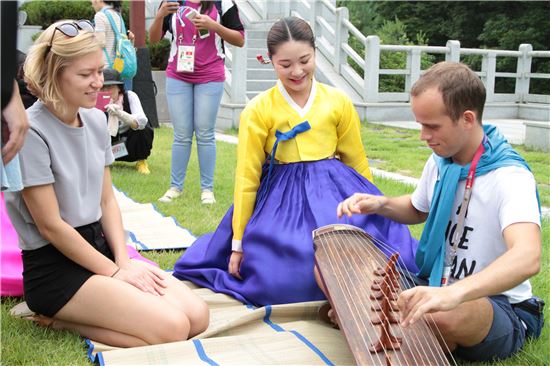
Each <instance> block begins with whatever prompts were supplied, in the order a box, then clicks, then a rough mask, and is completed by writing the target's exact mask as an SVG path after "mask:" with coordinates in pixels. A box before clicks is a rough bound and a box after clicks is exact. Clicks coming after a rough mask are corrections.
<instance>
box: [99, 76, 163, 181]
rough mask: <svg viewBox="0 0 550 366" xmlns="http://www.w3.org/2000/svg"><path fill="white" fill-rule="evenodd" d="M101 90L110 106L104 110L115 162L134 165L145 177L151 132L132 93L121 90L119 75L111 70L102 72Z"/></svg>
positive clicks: (152, 135) (121, 83) (151, 145)
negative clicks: (108, 96)
mask: <svg viewBox="0 0 550 366" xmlns="http://www.w3.org/2000/svg"><path fill="white" fill-rule="evenodd" d="M103 78H104V81H103V88H102V89H101V90H102V91H107V92H109V93H110V96H111V103H109V104H107V105H106V106H105V113H106V114H107V121H108V125H109V131H110V133H111V145H112V147H113V153H114V154H115V159H116V160H119V161H136V162H137V163H136V169H137V171H138V172H139V173H141V174H149V173H150V171H149V166H148V164H147V160H146V159H147V157H148V156H149V155H150V154H151V149H152V148H153V137H154V132H153V129H152V127H151V126H150V125H149V124H148V123H147V122H148V120H147V116H146V115H145V113H144V112H143V107H142V106H141V102H140V100H139V97H138V95H137V94H136V93H134V92H133V91H131V90H125V89H124V82H123V81H122V79H121V77H120V73H119V72H118V71H116V70H113V69H105V70H103Z"/></svg>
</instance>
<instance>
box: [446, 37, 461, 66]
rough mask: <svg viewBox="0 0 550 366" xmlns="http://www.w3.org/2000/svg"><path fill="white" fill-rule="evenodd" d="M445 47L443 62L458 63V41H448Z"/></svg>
mask: <svg viewBox="0 0 550 366" xmlns="http://www.w3.org/2000/svg"><path fill="white" fill-rule="evenodd" d="M446 47H447V48H448V49H449V51H447V53H446V54H445V61H452V62H460V41H454V40H448V41H447V44H446Z"/></svg>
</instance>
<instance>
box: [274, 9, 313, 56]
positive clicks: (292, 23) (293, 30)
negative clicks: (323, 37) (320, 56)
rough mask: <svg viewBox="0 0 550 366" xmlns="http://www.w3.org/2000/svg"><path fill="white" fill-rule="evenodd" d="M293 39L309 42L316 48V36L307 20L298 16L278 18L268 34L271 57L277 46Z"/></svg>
mask: <svg viewBox="0 0 550 366" xmlns="http://www.w3.org/2000/svg"><path fill="white" fill-rule="evenodd" d="M292 40H293V41H299V42H306V43H309V45H310V46H311V47H312V48H313V49H315V36H314V35H313V31H312V30H311V27H310V26H309V24H308V23H307V22H306V21H305V20H303V19H301V18H298V17H285V18H282V19H279V20H277V21H276V22H275V24H273V26H271V29H270V30H269V33H268V34H267V51H268V52H269V57H270V58H271V56H273V55H274V54H275V53H276V52H277V47H279V45H280V44H281V43H285V42H289V41H292Z"/></svg>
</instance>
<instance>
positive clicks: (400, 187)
mask: <svg viewBox="0 0 550 366" xmlns="http://www.w3.org/2000/svg"><path fill="white" fill-rule="evenodd" d="M362 135H363V142H364V144H365V149H366V151H367V154H368V156H369V159H370V160H371V165H372V166H373V167H377V168H380V169H383V170H387V171H392V172H397V173H400V174H403V175H408V176H411V177H417V178H418V177H420V173H421V172H422V168H423V166H424V162H425V160H426V159H427V157H428V156H429V155H430V150H429V149H427V148H426V147H425V144H424V143H423V142H421V141H419V139H418V131H412V130H405V129H396V128H390V127H383V126H379V125H371V124H367V125H366V126H365V127H363V129H362ZM171 140H172V130H171V129H170V128H160V129H156V130H155V141H154V149H153V154H152V155H151V157H150V158H149V159H148V161H149V166H150V169H151V174H150V175H149V176H142V175H140V174H138V173H137V172H136V171H135V169H134V164H133V163H118V162H117V163H115V164H114V166H113V167H112V175H113V181H114V183H115V185H116V186H117V187H118V188H119V189H120V190H122V191H124V192H126V193H127V194H128V195H129V196H130V197H132V198H133V199H134V200H136V201H139V202H143V203H145V202H153V203H155V205H156V206H157V209H158V210H159V211H160V212H162V213H163V214H164V215H167V216H174V217H175V218H176V219H177V220H178V222H179V223H180V224H181V225H182V226H184V227H185V228H187V229H189V230H190V231H191V232H192V233H193V234H194V235H195V236H199V235H201V234H204V233H207V232H210V231H212V230H214V229H215V228H216V226H217V225H218V223H219V221H220V220H221V218H222V216H223V215H224V213H225V212H226V210H227V209H228V207H229V206H230V205H231V203H232V198H233V175H234V171H235V165H236V146H235V145H231V144H228V143H222V142H218V145H217V146H218V152H217V156H218V159H217V167H216V175H215V194H216V200H217V201H218V202H217V204H215V205H213V206H203V205H201V203H200V188H199V169H198V162H197V157H196V150H195V147H194V151H193V154H192V156H191V161H190V163H189V169H188V172H187V178H186V185H185V188H184V191H183V195H182V196H181V197H180V198H178V199H177V200H176V201H175V202H173V203H170V204H163V203H159V202H157V201H156V200H157V198H159V197H160V196H161V195H162V194H163V193H164V191H165V190H166V189H167V188H168V186H169V184H170V149H171ZM517 148H518V150H519V151H520V152H521V154H522V155H523V156H524V157H525V158H526V160H527V161H528V163H529V164H530V166H531V168H532V169H533V171H534V173H535V177H536V178H537V182H538V188H539V193H540V196H541V202H542V203H543V205H545V206H550V166H549V164H548V154H545V153H540V152H534V151H526V150H525V149H523V147H521V146H519V147H517ZM376 184H377V186H378V187H379V188H380V189H381V190H382V192H384V193H385V194H386V195H390V196H393V195H400V194H405V193H410V192H412V190H413V188H412V187H411V186H407V185H404V184H401V183H398V182H395V181H391V180H387V179H382V178H377V179H376ZM422 227H423V225H415V226H412V227H411V231H412V233H413V235H414V236H415V237H417V238H418V237H420V233H421V230H422ZM542 227H543V258H542V269H541V272H540V273H539V274H538V275H537V276H536V277H534V278H533V279H532V284H533V287H534V291H535V293H536V294H537V295H538V296H540V297H542V298H544V299H545V301H546V302H549V301H550V284H549V281H548V277H549V276H550V268H549V263H550V254H549V249H550V219H545V220H544V222H543V225H542ZM181 253H182V251H158V252H145V253H144V256H146V257H147V258H150V259H152V260H154V261H156V262H157V263H159V265H160V266H161V268H165V269H169V268H172V267H173V265H174V262H175V261H176V259H177V258H178V257H179V256H180V255H181ZM20 301H22V299H21V298H2V306H1V308H2V313H1V314H2V318H1V323H2V325H1V334H0V336H1V356H0V357H1V359H0V361H1V364H2V365H86V364H89V361H88V360H87V357H86V346H85V343H84V341H83V340H82V339H81V338H80V337H79V336H78V335H76V334H73V333H70V332H57V331H51V330H48V329H42V328H39V327H37V326H35V325H34V324H32V323H31V322H29V321H23V320H19V319H13V318H12V317H10V316H9V314H8V311H9V309H10V308H11V307H12V306H14V305H16V304H17V303H18V302H20ZM545 310H546V311H545V314H546V315H547V316H548V314H549V312H548V307H547V308H546V309H545ZM549 345H550V331H549V327H548V326H546V327H545V328H544V330H543V334H542V336H541V338H540V339H539V340H537V341H535V342H528V343H527V345H526V346H525V347H524V349H523V350H522V351H521V352H520V353H519V354H518V355H517V356H515V357H514V358H512V359H510V360H507V361H505V362H497V363H494V364H495V365H499V366H512V365H513V366H515V365H548V362H549V360H550V346H549ZM461 364H462V365H467V363H461Z"/></svg>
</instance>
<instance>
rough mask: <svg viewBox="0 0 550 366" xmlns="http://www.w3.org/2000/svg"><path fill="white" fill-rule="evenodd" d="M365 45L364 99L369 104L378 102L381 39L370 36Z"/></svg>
mask: <svg viewBox="0 0 550 366" xmlns="http://www.w3.org/2000/svg"><path fill="white" fill-rule="evenodd" d="M366 43H367V44H366V45H365V76H364V86H365V91H364V94H363V97H364V98H365V102H367V103H376V102H378V80H379V73H380V38H378V36H368V37H367V41H366Z"/></svg>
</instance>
